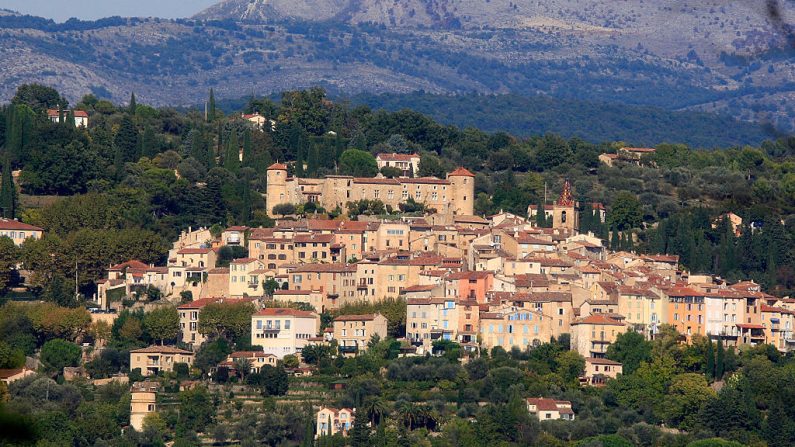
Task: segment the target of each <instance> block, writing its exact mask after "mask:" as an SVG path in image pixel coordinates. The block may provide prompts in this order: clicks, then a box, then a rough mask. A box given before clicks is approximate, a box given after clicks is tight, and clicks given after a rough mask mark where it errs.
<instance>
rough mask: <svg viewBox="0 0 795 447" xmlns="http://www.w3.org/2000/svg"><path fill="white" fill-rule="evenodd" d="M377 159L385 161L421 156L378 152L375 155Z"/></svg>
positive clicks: (405, 159) (406, 159) (404, 159)
mask: <svg viewBox="0 0 795 447" xmlns="http://www.w3.org/2000/svg"><path fill="white" fill-rule="evenodd" d="M375 158H377V159H381V160H383V161H411V159H412V158H420V156H419V155H418V154H395V153H392V154H378V155H376V156H375Z"/></svg>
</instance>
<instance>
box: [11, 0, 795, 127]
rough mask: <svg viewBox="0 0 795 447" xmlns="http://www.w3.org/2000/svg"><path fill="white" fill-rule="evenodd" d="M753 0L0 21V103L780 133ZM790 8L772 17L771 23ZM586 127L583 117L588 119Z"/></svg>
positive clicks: (282, 1) (342, 7) (462, 0)
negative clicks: (417, 102)
mask: <svg viewBox="0 0 795 447" xmlns="http://www.w3.org/2000/svg"><path fill="white" fill-rule="evenodd" d="M766 4H767V2H766V0H750V1H745V2H727V1H725V0H721V1H717V0H713V1H709V0H707V1H703V0H700V1H697V2H696V1H692V0H687V1H685V0H669V1H650V0H611V1H604V0H602V1H596V0H543V1H541V0H533V1H521V2H520V1H512V0H253V1H245V0H229V1H226V2H221V3H219V4H217V5H215V6H213V7H211V8H209V9H207V10H205V11H203V12H202V13H200V14H199V15H198V16H197V18H196V19H197V20H195V21H192V20H181V21H168V20H157V19H135V20H132V19H131V20H125V19H113V20H105V21H98V22H80V23H71V24H69V23H67V24H63V25H56V24H53V23H51V22H50V23H48V22H46V21H43V20H38V21H37V20H36V19H32V18H26V17H14V16H12V17H0V57H2V58H3V60H6V61H13V63H11V64H8V63H7V64H6V65H5V67H4V69H3V70H0V99H8V98H10V97H11V96H12V95H13V91H14V90H15V89H16V86H17V85H19V84H20V83H23V82H31V81H37V82H44V83H48V84H51V85H55V86H56V87H58V88H59V89H60V90H62V91H64V92H65V93H66V94H67V95H68V96H69V97H70V98H73V99H77V98H79V97H80V96H81V95H82V94H83V93H85V92H87V91H94V92H97V93H99V94H101V95H105V96H110V97H112V98H113V99H116V100H124V99H126V98H128V97H129V93H130V91H135V92H136V95H137V96H139V98H141V99H142V100H143V101H149V102H152V103H155V104H196V103H199V102H201V101H203V100H204V98H205V97H206V95H207V90H208V89H209V88H210V87H212V88H214V89H215V90H216V92H217V93H218V95H219V96H223V97H241V96H246V95H250V94H252V93H256V94H266V93H270V92H278V91H281V90H285V89H292V88H300V87H306V86H311V85H317V84H320V85H322V86H324V87H326V88H327V89H329V90H331V91H337V92H344V93H346V94H356V93H360V92H366V93H402V92H411V91H417V90H423V91H426V92H431V93H445V94H446V93H462V92H479V93H489V94H493V93H498V94H499V93H514V94H520V95H535V94H539V93H541V94H546V95H550V96H552V97H558V98H563V99H567V100H588V101H592V102H607V103H615V104H627V105H637V106H653V107H658V108H664V109H667V110H688V109H690V110H701V111H720V112H723V113H727V114H730V115H731V116H734V117H736V118H740V119H744V120H758V121H765V122H770V123H772V124H775V125H776V126H778V127H780V128H788V129H792V128H795V125H793V117H795V110H793V106H792V104H795V101H793V100H795V94H794V93H793V92H795V81H793V80H795V66H794V65H793V61H795V53H793V47H792V46H790V45H788V42H787V31H788V30H789V28H788V27H787V26H786V25H781V24H780V23H781V22H779V21H775V20H771V19H770V18H769V14H768V9H767V7H766ZM793 4H795V2H793V1H787V2H784V3H782V5H784V8H783V9H782V10H781V11H780V12H781V14H780V17H781V18H782V20H783V21H784V22H786V21H788V20H790V19H791V18H792V16H793ZM595 118H597V119H598V117H595Z"/></svg>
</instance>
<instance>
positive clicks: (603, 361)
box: [585, 357, 621, 366]
mask: <svg viewBox="0 0 795 447" xmlns="http://www.w3.org/2000/svg"><path fill="white" fill-rule="evenodd" d="M585 361H586V362H588V363H593V364H594V365H611V366H621V363H619V362H614V361H613V360H609V359H600V358H596V357H588V358H586V359H585Z"/></svg>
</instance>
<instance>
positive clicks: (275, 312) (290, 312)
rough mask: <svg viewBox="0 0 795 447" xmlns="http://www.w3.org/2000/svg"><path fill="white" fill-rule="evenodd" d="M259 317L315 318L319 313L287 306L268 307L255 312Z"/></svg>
mask: <svg viewBox="0 0 795 447" xmlns="http://www.w3.org/2000/svg"><path fill="white" fill-rule="evenodd" d="M254 315H255V316H257V317H284V316H290V317H302V318H314V317H316V316H317V315H316V314H314V313H312V312H307V311H305V310H298V309H289V308H285V307H266V308H265V309H262V310H261V311H259V312H257V313H255V314H254Z"/></svg>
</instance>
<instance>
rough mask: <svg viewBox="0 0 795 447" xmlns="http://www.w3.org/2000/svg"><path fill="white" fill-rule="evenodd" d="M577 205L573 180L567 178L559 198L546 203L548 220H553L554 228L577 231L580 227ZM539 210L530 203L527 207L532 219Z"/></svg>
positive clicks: (545, 212) (545, 208) (545, 211)
mask: <svg viewBox="0 0 795 447" xmlns="http://www.w3.org/2000/svg"><path fill="white" fill-rule="evenodd" d="M577 205H578V204H577V202H575V201H574V194H573V193H572V191H571V182H569V180H568V179H566V181H565V182H564V183H563V191H561V193H560V197H558V200H556V201H555V202H554V203H553V204H544V215H545V217H546V219H547V221H550V220H551V221H552V228H561V229H567V230H575V231H576V230H579V229H580V215H579V213H577ZM537 212H538V210H537V209H536V206H535V205H533V204H530V206H528V207H527V215H528V216H529V217H530V218H531V219H533V218H534V217H535V216H536V213H537Z"/></svg>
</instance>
